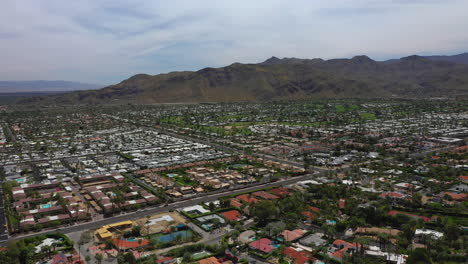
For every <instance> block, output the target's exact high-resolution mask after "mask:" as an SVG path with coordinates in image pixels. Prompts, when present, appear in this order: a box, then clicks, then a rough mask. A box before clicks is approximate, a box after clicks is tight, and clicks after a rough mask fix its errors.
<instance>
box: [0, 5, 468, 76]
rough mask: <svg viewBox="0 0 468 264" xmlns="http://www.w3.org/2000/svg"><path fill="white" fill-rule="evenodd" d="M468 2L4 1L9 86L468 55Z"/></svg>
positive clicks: (2, 36) (1, 37) (0, 21)
mask: <svg viewBox="0 0 468 264" xmlns="http://www.w3.org/2000/svg"><path fill="white" fill-rule="evenodd" d="M467 12H468V0H281V1H279V0H245V1H244V0H232V1H223V0H213V1H205V0H187V1H182V0H180V1H179V0H126V1H122V0H74V1H66V0H2V1H1V3H0V80H38V79H44V80H71V81H82V82H91V83H99V84H111V83H116V82H119V81H121V80H123V79H126V78H128V77H130V76H131V75H133V74H136V73H148V74H157V73H162V72H169V71H176V70H197V69H201V68H203V67H208V66H212V67H219V66H225V65H228V64H231V63H233V62H244V63H249V62H260V61H263V60H265V59H267V58H268V57H271V56H277V57H300V58H316V57H321V58H324V59H329V58H336V57H350V56H353V55H360V54H367V55H369V56H370V57H372V58H374V59H378V60H380V59H388V58H394V57H401V56H406V55H411V54H422V55H428V54H450V55H451V54H456V53H461V52H466V51H468V14H467Z"/></svg>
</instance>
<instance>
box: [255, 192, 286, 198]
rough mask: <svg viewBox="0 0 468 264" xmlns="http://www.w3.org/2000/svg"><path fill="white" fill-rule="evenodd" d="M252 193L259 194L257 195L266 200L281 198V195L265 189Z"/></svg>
mask: <svg viewBox="0 0 468 264" xmlns="http://www.w3.org/2000/svg"><path fill="white" fill-rule="evenodd" d="M252 194H253V195H255V196H257V197H260V198H262V199H264V200H276V199H279V198H280V197H279V196H276V195H274V194H271V193H267V192H265V191H258V192H254V193H252Z"/></svg>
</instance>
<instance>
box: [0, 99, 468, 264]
mask: <svg viewBox="0 0 468 264" xmlns="http://www.w3.org/2000/svg"><path fill="white" fill-rule="evenodd" d="M0 127H1V129H0V177H1V180H2V198H3V199H2V202H3V205H4V206H3V207H1V208H0V215H1V218H2V219H1V220H0V221H1V223H2V227H1V230H0V232H1V236H0V238H1V241H0V243H1V249H0V262H1V263H48V264H49V263H53V264H59V263H73V264H76V263H81V264H84V263H116V264H120V263H141V264H143V263H200V264H204V263H208V264H212V263H272V264H277V263H278V264H283V263H297V264H306V263H309V264H325V263H337V264H338V263H377V264H378V263H382V264H383V263H395V264H405V263H408V264H411V263H445V264H451V263H466V261H467V260H468V255H467V252H466V245H468V242H467V241H468V233H467V232H468V229H467V227H468V214H467V212H468V210H467V202H468V197H467V191H468V176H466V175H468V170H467V169H468V166H467V164H468V163H467V160H468V148H467V146H466V143H467V136H468V113H467V108H466V104H465V103H464V102H459V101H453V102H451V104H444V103H441V102H438V101H434V102H425V103H422V102H407V101H398V100H394V101H385V102H380V101H372V100H370V101H364V102H361V101H339V100H331V101H328V102H318V101H312V102H295V103H274V104H256V103H251V104H250V103H238V104H237V103H232V104H223V105H220V104H193V105H164V106H162V105H155V106H128V107H127V108H125V107H121V108H119V109H116V108H113V107H112V106H105V107H104V106H103V107H96V108H93V111H90V110H89V109H88V108H83V109H75V111H66V110H55V109H53V108H52V109H50V110H47V111H45V112H40V113H39V112H37V113H28V114H24V112H21V111H13V110H7V111H5V112H4V114H2V116H1V117H0ZM17 260H19V261H20V262H17ZM427 260H430V261H431V262H427ZM418 261H419V262H418ZM425 261H426V262H425Z"/></svg>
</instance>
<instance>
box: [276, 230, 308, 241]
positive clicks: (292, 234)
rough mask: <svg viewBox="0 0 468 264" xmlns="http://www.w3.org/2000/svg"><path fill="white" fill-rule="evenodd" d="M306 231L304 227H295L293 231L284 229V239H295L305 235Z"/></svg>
mask: <svg viewBox="0 0 468 264" xmlns="http://www.w3.org/2000/svg"><path fill="white" fill-rule="evenodd" d="M306 232H307V231H305V230H302V229H295V230H292V231H290V230H284V231H283V232H281V235H282V236H283V238H284V239H286V241H294V240H297V239H299V238H301V237H302V236H304V234H305V233H306Z"/></svg>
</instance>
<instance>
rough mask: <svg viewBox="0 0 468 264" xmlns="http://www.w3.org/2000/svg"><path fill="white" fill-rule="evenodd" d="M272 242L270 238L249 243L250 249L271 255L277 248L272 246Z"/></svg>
mask: <svg viewBox="0 0 468 264" xmlns="http://www.w3.org/2000/svg"><path fill="white" fill-rule="evenodd" d="M271 244H272V241H271V240H270V239H268V238H261V239H259V240H255V241H253V242H250V243H249V247H250V249H253V250H257V251H260V252H262V253H265V254H269V253H271V252H272V251H273V250H275V248H274V247H273V246H272V245H271Z"/></svg>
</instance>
